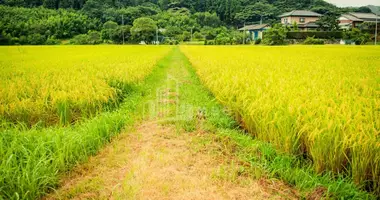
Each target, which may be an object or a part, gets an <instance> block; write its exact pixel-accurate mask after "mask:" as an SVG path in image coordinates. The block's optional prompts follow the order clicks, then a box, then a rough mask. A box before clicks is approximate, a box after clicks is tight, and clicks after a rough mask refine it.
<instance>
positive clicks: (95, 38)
mask: <svg viewBox="0 0 380 200" xmlns="http://www.w3.org/2000/svg"><path fill="white" fill-rule="evenodd" d="M88 37H89V39H90V41H89V42H90V44H100V43H102V39H101V38H100V33H99V31H88Z"/></svg>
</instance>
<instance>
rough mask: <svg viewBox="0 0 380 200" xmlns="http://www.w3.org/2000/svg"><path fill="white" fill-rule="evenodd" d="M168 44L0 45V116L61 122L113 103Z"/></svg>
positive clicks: (29, 121) (11, 119)
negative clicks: (161, 45)
mask: <svg viewBox="0 0 380 200" xmlns="http://www.w3.org/2000/svg"><path fill="white" fill-rule="evenodd" d="M169 49H170V48H169V47H155V46H146V47H145V46H144V47H142V46H128V47H125V46H124V47H122V46H52V47H47V46H46V47H32V46H30V47H28V46H26V47H24V46H23V47H17V46H12V47H0V120H1V119H2V120H3V121H7V122H12V123H15V122H16V123H19V122H23V123H25V124H27V125H34V124H36V123H43V124H47V125H53V124H64V125H66V124H69V123H72V122H75V121H77V120H78V119H81V118H88V117H91V116H94V115H95V114H97V113H99V112H102V111H105V110H109V109H110V108H114V107H116V106H117V105H118V104H119V103H120V102H121V99H122V98H123V97H124V96H125V93H127V92H128V90H129V89H130V85H131V83H135V82H138V81H141V80H142V79H143V78H144V77H145V76H146V75H147V74H149V73H150V72H151V71H152V69H153V67H154V66H155V64H156V63H157V61H158V60H159V59H161V58H162V57H163V56H164V55H166V54H167V53H168V51H169ZM141 52H144V53H141Z"/></svg>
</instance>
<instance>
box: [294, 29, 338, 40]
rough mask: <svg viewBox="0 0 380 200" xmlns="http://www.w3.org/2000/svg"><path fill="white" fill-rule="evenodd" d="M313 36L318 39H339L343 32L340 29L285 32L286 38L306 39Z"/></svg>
mask: <svg viewBox="0 0 380 200" xmlns="http://www.w3.org/2000/svg"><path fill="white" fill-rule="evenodd" d="M308 37H314V38H318V39H341V38H343V32H341V31H307V32H295V31H292V32H287V33H286V39H307V38H308Z"/></svg>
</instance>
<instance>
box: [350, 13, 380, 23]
mask: <svg viewBox="0 0 380 200" xmlns="http://www.w3.org/2000/svg"><path fill="white" fill-rule="evenodd" d="M348 14H349V15H351V16H354V17H356V18H359V19H362V20H364V21H365V20H376V17H377V19H378V20H380V17H379V16H376V15H375V14H373V13H355V12H350V13H348Z"/></svg>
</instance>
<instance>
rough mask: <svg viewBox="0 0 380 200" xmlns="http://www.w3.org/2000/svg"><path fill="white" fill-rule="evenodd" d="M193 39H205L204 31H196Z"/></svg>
mask: <svg viewBox="0 0 380 200" xmlns="http://www.w3.org/2000/svg"><path fill="white" fill-rule="evenodd" d="M193 39H195V40H203V39H204V36H203V35H202V33H200V32H195V33H194V34H193Z"/></svg>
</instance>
